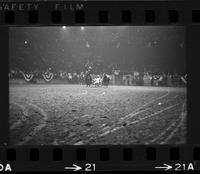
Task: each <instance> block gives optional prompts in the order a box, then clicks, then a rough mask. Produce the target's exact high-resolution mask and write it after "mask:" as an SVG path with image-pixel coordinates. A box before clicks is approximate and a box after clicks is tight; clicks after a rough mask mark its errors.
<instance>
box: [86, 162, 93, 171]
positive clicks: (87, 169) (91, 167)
mask: <svg viewBox="0 0 200 174" xmlns="http://www.w3.org/2000/svg"><path fill="white" fill-rule="evenodd" d="M85 171H95V164H90V163H87V164H85Z"/></svg>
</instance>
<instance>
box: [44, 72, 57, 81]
mask: <svg viewBox="0 0 200 174" xmlns="http://www.w3.org/2000/svg"><path fill="white" fill-rule="evenodd" d="M42 76H43V78H44V80H45V81H46V82H50V81H51V80H52V79H53V77H54V75H53V73H46V72H45V74H42Z"/></svg>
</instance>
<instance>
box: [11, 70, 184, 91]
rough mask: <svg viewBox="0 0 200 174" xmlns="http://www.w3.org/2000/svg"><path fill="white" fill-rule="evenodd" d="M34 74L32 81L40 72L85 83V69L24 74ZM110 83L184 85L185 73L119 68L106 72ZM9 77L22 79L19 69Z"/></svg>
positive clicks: (55, 77) (56, 77)
mask: <svg viewBox="0 0 200 174" xmlns="http://www.w3.org/2000/svg"><path fill="white" fill-rule="evenodd" d="M26 73H27V74H34V78H33V80H32V82H33V81H37V79H43V75H42V74H47V75H48V74H49V73H51V74H53V79H56V80H59V81H60V82H61V83H67V84H84V83H85V71H81V72H79V73H78V72H67V71H58V72H52V71H51V69H48V70H46V71H38V70H35V71H29V72H24V74H26ZM103 73H104V72H102V73H98V74H96V73H93V72H92V71H91V76H92V78H93V79H94V78H96V77H102V76H103ZM108 76H109V78H110V84H111V85H129V86H175V87H184V86H186V84H187V75H186V74H178V73H164V72H157V73H152V72H149V71H142V72H138V71H131V72H123V71H120V70H113V71H112V73H111V74H108ZM9 79H23V75H22V71H21V70H10V72H9Z"/></svg>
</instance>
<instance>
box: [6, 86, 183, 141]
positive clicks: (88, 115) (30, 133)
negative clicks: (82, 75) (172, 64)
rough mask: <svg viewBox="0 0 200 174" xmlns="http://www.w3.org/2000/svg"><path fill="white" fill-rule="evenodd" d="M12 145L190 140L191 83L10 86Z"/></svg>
mask: <svg viewBox="0 0 200 174" xmlns="http://www.w3.org/2000/svg"><path fill="white" fill-rule="evenodd" d="M9 92H10V94H9V99H10V114H9V117H10V118H9V122H10V123H9V124H10V145H104V144H106V145H108V144H110V145H121V144H183V143H186V133H187V129H186V126H187V125H186V115H187V106H186V88H171V87H135V86H109V87H108V88H105V87H98V88H95V87H89V88H87V87H85V86H83V85H61V84H42V85H41V84H40V85H38V84H33V85H27V84H26V85H13V84H11V85H10V87H9Z"/></svg>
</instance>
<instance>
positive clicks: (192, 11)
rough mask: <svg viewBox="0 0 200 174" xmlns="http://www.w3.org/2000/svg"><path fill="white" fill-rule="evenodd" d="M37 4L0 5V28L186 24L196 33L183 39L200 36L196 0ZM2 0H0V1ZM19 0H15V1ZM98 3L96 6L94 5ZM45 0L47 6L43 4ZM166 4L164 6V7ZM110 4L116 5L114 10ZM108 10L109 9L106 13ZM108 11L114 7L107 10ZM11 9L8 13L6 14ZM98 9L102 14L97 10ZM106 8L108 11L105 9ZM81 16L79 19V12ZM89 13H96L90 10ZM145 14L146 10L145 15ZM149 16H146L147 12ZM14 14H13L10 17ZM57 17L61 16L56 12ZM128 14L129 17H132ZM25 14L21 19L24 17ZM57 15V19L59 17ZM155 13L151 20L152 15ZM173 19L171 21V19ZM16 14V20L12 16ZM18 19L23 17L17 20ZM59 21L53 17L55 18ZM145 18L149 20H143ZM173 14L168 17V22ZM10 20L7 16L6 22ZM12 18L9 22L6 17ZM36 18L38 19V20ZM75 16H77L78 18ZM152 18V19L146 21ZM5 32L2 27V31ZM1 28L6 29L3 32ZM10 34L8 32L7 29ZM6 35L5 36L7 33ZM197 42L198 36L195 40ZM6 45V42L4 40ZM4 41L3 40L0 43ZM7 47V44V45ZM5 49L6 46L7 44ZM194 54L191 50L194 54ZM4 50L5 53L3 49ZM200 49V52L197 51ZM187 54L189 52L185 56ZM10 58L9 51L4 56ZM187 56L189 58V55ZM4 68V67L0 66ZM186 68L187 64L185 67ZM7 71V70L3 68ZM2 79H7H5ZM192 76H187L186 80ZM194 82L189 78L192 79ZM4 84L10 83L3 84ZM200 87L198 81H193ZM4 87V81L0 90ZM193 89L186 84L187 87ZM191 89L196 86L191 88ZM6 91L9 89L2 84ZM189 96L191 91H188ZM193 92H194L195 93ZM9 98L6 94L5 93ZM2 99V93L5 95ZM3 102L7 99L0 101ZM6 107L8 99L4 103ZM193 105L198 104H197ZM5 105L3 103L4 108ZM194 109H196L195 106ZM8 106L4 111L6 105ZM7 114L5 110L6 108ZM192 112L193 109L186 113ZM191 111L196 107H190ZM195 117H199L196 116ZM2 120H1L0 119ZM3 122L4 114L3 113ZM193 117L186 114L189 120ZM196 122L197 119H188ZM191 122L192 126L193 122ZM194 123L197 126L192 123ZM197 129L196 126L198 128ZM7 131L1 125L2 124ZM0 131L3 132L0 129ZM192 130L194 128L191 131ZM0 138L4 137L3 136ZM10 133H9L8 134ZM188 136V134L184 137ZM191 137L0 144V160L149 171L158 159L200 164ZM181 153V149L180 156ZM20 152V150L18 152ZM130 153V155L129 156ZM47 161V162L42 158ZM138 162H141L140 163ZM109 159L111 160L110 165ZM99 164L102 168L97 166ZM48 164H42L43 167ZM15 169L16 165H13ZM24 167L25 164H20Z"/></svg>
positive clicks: (199, 149)
mask: <svg viewBox="0 0 200 174" xmlns="http://www.w3.org/2000/svg"><path fill="white" fill-rule="evenodd" d="M37 3H38V4H41V5H39V7H40V9H39V10H28V11H27V10H24V11H18V10H14V11H12V10H11V11H9V10H8V11H7V10H6V11H4V10H2V11H1V10H0V27H1V28H4V29H5V28H7V27H8V26H26V25H29V26H46V25H47V26H48V25H51V26H54V25H55V26H57V25H59V26H60V25H67V26H71V25H73V26H82V25H86V26H89V25H95V26H96V25H103V26H109V25H114V26H115V25H131V26H132V25H153V26H154V25H175V26H176V25H181V26H186V30H187V32H189V33H190V34H191V32H194V31H195V32H194V33H193V34H191V35H192V37H191V38H189V39H187V41H188V40H189V41H188V42H189V44H191V43H192V42H194V39H197V38H200V35H197V36H196V35H195V36H194V34H197V31H199V29H200V26H199V24H200V6H199V4H198V3H193V4H191V3H188V2H130V1H129V2H102V1H101V2H70V1H67V2H62V3H61V4H68V5H69V4H72V5H75V4H77V3H83V4H84V5H85V6H86V7H87V8H86V9H84V10H75V11H74V10H71V11H69V10H55V9H54V8H53V7H55V6H54V5H55V3H56V2H55V3H54V2H37ZM1 4H2V3H0V5H1ZM16 4H17V3H16ZM97 4H98V5H97ZM46 5H47V6H46ZM166 7H167V9H166ZM113 8H114V9H113ZM106 11H107V12H106ZM110 11H112V12H111V13H110ZM10 12H11V13H10ZM100 13H102V14H100ZM106 13H107V14H106ZM123 13H124V15H125V16H126V15H127V16H128V17H127V18H128V21H126V20H127V19H126V20H125V21H123V20H124V19H123V15H122V14H123ZM83 14H84V15H85V17H84V18H83V17H82V15H83ZM91 14H96V16H95V15H92V17H90V15H91ZM146 14H147V15H146ZM35 15H36V17H35ZM101 15H102V16H103V17H102V18H107V17H105V16H108V18H107V20H105V21H104V19H103V21H100V23H99V20H100V19H99V18H100V17H99V16H101ZM149 15H150V17H148V16H149ZM13 16H14V17H13ZM59 16H60V17H59ZM130 16H131V17H130ZM22 18H23V19H22ZM59 18H61V20H60V19H59ZM152 18H153V20H152ZM174 18H175V21H173V20H174ZM13 19H14V21H13ZM21 19H22V20H21ZM57 19H59V20H58V21H54V20H57ZM145 19H147V21H145ZM170 19H172V21H170ZM7 20H8V21H7ZM10 20H11V21H10ZM37 20H38V21H37ZM77 20H78V21H77ZM149 20H150V21H149ZM5 33H6V32H5ZM5 33H4V34H5ZM7 34H8V33H7ZM5 38H6V35H5ZM196 43H197V41H196ZM7 44H8V43H7ZM1 46H3V45H1ZM5 48H6V47H5ZM5 50H6V49H5ZM191 52H193V53H192V55H193V56H196V57H197V55H196V53H198V45H197V44H196V45H195V44H194V43H192V46H191V45H189V51H188V55H190V53H191ZM194 53H195V54H194ZM7 54H8V53H7ZM198 54H199V53H198ZM5 55H6V52H5ZM188 55H187V57H188ZM7 57H8V55H7ZM187 61H188V60H187ZM2 70H3V71H2ZM189 70H190V73H191V69H190V68H189ZM1 71H2V73H3V74H6V73H7V71H5V68H2V69H1ZM5 72H6V73H5ZM4 80H5V82H6V80H7V78H5V79H4ZM189 80H191V79H189ZM191 81H192V80H191ZM7 85H8V84H7ZM197 86H198V85H197ZM6 88H8V86H6V85H5V86H4V89H6ZM190 88H193V87H191V86H190V85H189V87H188V89H189V90H190ZM193 89H194V88H193ZM6 91H7V89H6ZM192 95H193V94H192ZM193 96H195V95H193ZM6 97H7V96H6ZM190 97H191V96H189V97H188V100H189V101H188V102H189V112H190V111H191V109H190V106H191V101H190ZM3 98H4V99H5V94H4V97H3ZM3 102H5V100H4V101H3ZM4 105H5V106H6V104H5V103H4ZM195 107H197V105H196V106H195ZM5 108H7V107H5ZM196 109H197V108H196ZM5 111H6V110H5ZM5 113H7V112H5ZM190 114H191V113H190ZM193 114H194V112H193ZM196 120H197V119H196ZM1 121H2V119H1ZM4 121H5V118H4ZM188 121H189V122H190V121H191V120H190V119H189V120H188ZM192 123H195V122H192ZM192 127H193V125H192ZM192 127H191V125H189V130H188V134H189V136H190V135H192V136H194V139H195V140H197V138H198V136H197V135H194V134H191V132H190V131H191V130H192ZM194 127H195V128H198V125H197V124H195V126H194ZM198 129H199V128H198ZM2 130H5V129H2ZM1 132H2V131H1ZM192 133H194V131H193V132H192ZM1 137H2V136H1ZM6 138H8V137H6ZM187 138H188V137H187ZM194 139H192V138H190V137H189V140H190V141H189V143H188V144H185V145H161V146H160V145H148V146H145V145H128V146H108V145H102V146H98V145H97V146H96V145H95V146H54V147H52V146H45V147H43V146H39V147H38V146H21V147H18V146H13V147H6V146H5V144H4V147H3V146H2V147H0V161H4V162H13V163H15V164H16V166H18V162H19V167H17V168H18V170H20V168H21V170H23V169H24V168H23V167H22V166H21V164H22V163H24V162H27V166H26V167H27V168H26V169H24V170H27V169H28V170H29V169H31V167H32V168H33V169H34V170H46V168H41V166H38V168H37V167H36V166H35V165H32V162H33V163H35V164H36V163H37V165H38V163H40V164H45V163H47V164H48V165H51V167H52V168H51V167H50V168H49V170H55V169H60V170H62V168H60V167H58V166H63V165H64V164H65V165H66V163H70V164H71V163H75V162H77V163H84V162H85V161H87V162H88V161H93V162H95V163H99V166H98V168H99V170H101V167H102V168H106V167H107V169H108V170H112V169H113V170H114V167H116V164H119V163H120V164H121V163H122V165H121V166H118V169H117V170H123V169H124V167H127V170H129V169H130V170H131V164H132V162H133V163H134V164H136V166H132V169H133V170H140V169H141V168H143V169H144V170H149V169H150V168H152V166H153V165H154V164H159V165H160V163H162V162H166V163H167V162H168V161H170V162H174V161H179V162H180V161H187V160H191V161H195V162H197V163H199V160H200V159H199V158H200V146H199V140H197V141H196V142H194V141H193V142H192V141H191V140H194ZM182 152H185V154H184V155H183V154H182ZM22 154H23V155H22ZM130 154H131V155H130ZM46 160H47V161H46ZM55 161H60V163H59V164H57V165H55V163H54V162H55ZM141 162H143V164H142V165H139V164H141ZM108 163H109V164H108ZM100 166H101V167H100ZM45 167H46V166H45ZM17 168H16V169H17ZM22 168H23V169H22Z"/></svg>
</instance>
